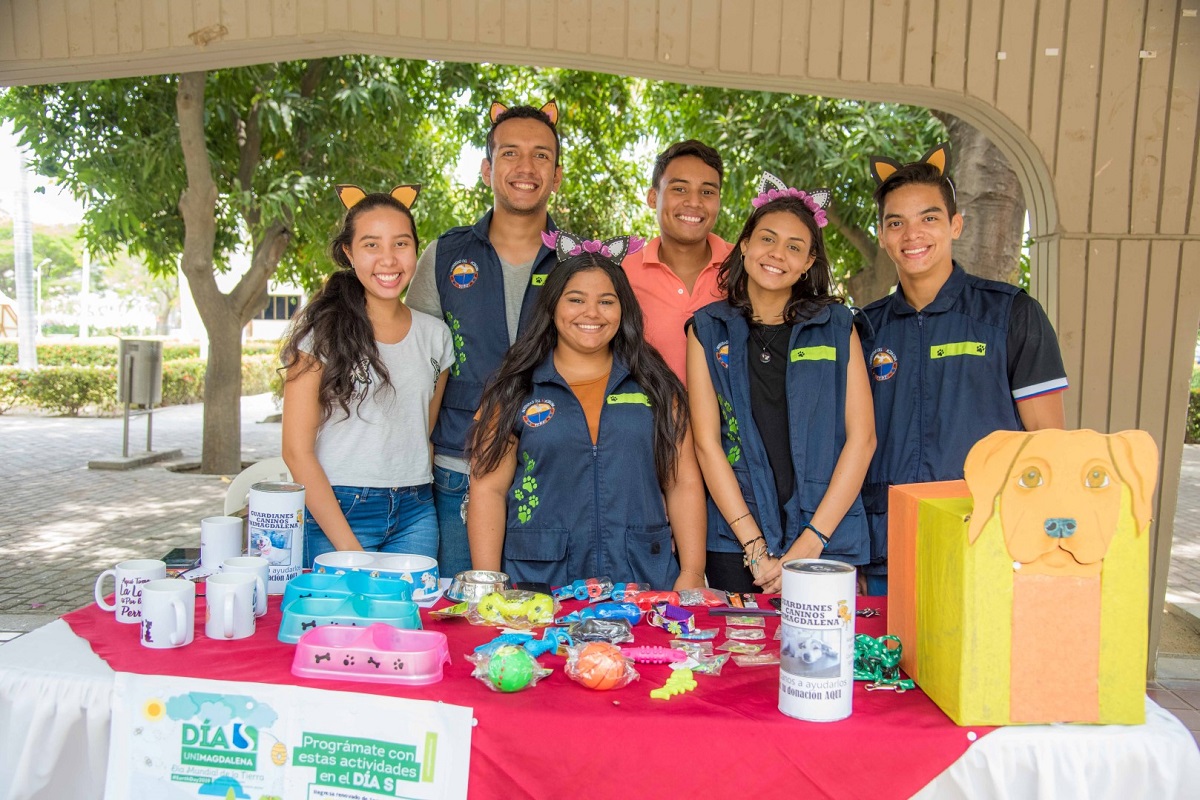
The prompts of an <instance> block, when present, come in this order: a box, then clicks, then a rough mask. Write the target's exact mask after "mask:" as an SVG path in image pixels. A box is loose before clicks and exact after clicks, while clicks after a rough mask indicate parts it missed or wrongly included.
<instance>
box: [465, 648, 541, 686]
mask: <svg viewBox="0 0 1200 800" xmlns="http://www.w3.org/2000/svg"><path fill="white" fill-rule="evenodd" d="M467 660H468V661H472V662H474V663H475V669H474V670H473V671H472V672H471V677H472V678H477V679H478V680H479V681H480V682H481V683H482V684H483V685H484V686H487V687H488V688H489V689H491V690H492V691H495V692H506V693H507V692H519V691H521V690H522V689H527V688H529V687H530V686H535V685H537V682H538V681H540V680H541V679H542V678H544V677H546V676H547V675H549V674H550V673H551V671H552V670H548V669H546V668H545V667H543V666H542V665H541V664H539V663H538V661H537V659H536V658H534V657H533V656H531V655H530V654H529V653H528V652H527V651H526V650H525V648H524V647H519V646H517V645H511V644H510V645H504V646H502V647H498V648H496V649H495V650H494V651H493V652H491V653H475V654H473V655H469V656H467Z"/></svg>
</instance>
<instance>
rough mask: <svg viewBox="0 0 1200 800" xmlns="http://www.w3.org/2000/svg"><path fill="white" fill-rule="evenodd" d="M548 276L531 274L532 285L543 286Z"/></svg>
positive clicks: (530, 282) (530, 281)
mask: <svg viewBox="0 0 1200 800" xmlns="http://www.w3.org/2000/svg"><path fill="white" fill-rule="evenodd" d="M546 278H547V276H546V275H545V274H538V273H536V272H535V273H534V274H532V275H530V276H529V285H530V286H543V285H545V283H546Z"/></svg>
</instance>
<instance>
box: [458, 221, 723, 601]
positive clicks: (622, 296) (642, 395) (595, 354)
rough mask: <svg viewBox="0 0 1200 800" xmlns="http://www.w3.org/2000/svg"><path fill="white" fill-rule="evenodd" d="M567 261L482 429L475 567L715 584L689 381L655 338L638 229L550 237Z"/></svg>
mask: <svg viewBox="0 0 1200 800" xmlns="http://www.w3.org/2000/svg"><path fill="white" fill-rule="evenodd" d="M547 237H548V240H547V244H548V245H552V246H554V247H555V250H556V252H557V253H558V257H559V259H560V263H559V265H558V267H556V268H555V269H554V271H553V272H551V273H550V276H549V277H548V278H547V280H546V285H545V286H544V288H543V289H542V292H541V295H540V296H539V297H538V301H537V305H536V306H535V309H534V314H533V316H532V318H531V319H530V324H529V327H528V329H527V330H526V331H525V332H524V333H523V334H522V335H521V336H520V337H519V338H518V339H517V342H516V344H515V345H514V346H513V348H512V349H511V350H510V351H509V353H508V355H507V356H506V357H505V359H504V362H503V364H502V365H501V366H500V369H499V370H498V371H497V373H496V375H495V377H494V378H493V380H492V381H491V382H490V383H489V385H488V388H487V389H486V390H485V391H484V394H483V400H482V404H481V407H480V411H479V417H478V419H479V420H480V421H479V422H478V423H477V424H476V426H475V428H474V429H473V430H472V433H471V437H470V452H471V501H470V503H469V504H468V506H467V534H468V536H469V539H470V544H471V563H472V566H473V567H474V568H475V569H489V570H495V569H503V571H504V572H506V573H508V575H509V576H510V577H511V578H512V579H513V580H514V581H521V582H542V583H547V584H551V585H562V584H565V583H570V582H571V581H573V580H575V579H578V578H588V577H596V576H602V575H603V576H608V577H611V578H612V579H613V580H616V581H641V582H645V583H648V584H650V585H651V586H652V587H654V588H656V589H669V588H675V589H681V588H695V587H701V586H703V585H704V525H705V523H704V500H703V497H704V491H703V482H702V480H701V477H700V471H699V468H698V467H697V464H696V457H695V452H694V449H693V447H692V440H691V434H690V433H689V431H688V424H687V401H686V399H685V398H684V392H683V386H682V384H681V383H680V381H679V379H678V378H677V377H675V375H674V373H672V372H671V370H670V369H669V368H668V367H667V365H666V362H664V361H663V359H662V357H661V356H660V355H659V354H658V353H657V351H655V350H654V349H653V348H652V347H650V346H649V345H647V344H646V342H645V339H644V337H643V330H642V314H641V310H640V309H639V307H638V304H637V300H636V299H635V298H634V295H633V290H632V289H631V288H630V286H629V280H628V278H626V277H625V273H624V272H623V271H622V270H621V267H620V265H619V262H620V260H621V257H622V256H623V255H625V254H626V251H627V250H628V249H629V238H628V237H618V238H616V239H609V240H607V241H605V242H597V241H586V242H585V241H583V240H581V239H580V238H579V237H575V236H572V235H570V234H566V233H562V232H558V233H556V234H548V235H547Z"/></svg>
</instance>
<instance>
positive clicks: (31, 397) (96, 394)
mask: <svg viewBox="0 0 1200 800" xmlns="http://www.w3.org/2000/svg"><path fill="white" fill-rule="evenodd" d="M10 349H11V351H12V356H13V360H14V361H15V353H16V346H15V345H11V344H9V343H0V364H7V360H8V356H9V355H10V353H9V350H10ZM275 352H276V346H275V345H274V344H269V343H265V344H253V345H248V346H247V347H246V348H245V349H244V350H243V355H242V394H261V393H263V392H269V391H271V390H272V383H273V381H275V380H276V372H275V370H276V368H277V367H278V366H279V364H278V358H277V357H276V355H275ZM43 358H44V360H43ZM116 362H117V349H116V347H115V346H104V345H71V344H66V345H39V347H38V363H39V368H38V369H36V370H26V369H21V368H19V367H15V366H7V365H4V366H0V414H2V413H4V412H5V411H8V410H9V409H10V408H12V407H13V406H16V405H20V406H27V407H33V408H39V409H43V410H45V411H50V412H53V413H57V414H68V415H71V416H78V415H79V414H80V412H82V411H83V410H84V409H90V410H93V411H95V412H96V413H100V414H104V413H111V412H113V411H115V410H116V409H117V408H118V405H117V366H116ZM204 370H205V361H204V359H202V358H200V357H199V348H198V347H196V346H195V345H168V346H165V347H164V348H163V384H162V404H163V405H183V404H186V403H198V402H200V401H202V400H203V399H204Z"/></svg>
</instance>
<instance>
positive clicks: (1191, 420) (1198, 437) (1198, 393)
mask: <svg viewBox="0 0 1200 800" xmlns="http://www.w3.org/2000/svg"><path fill="white" fill-rule="evenodd" d="M1183 440H1184V441H1185V442H1187V443H1188V444H1200V388H1197V389H1192V395H1191V397H1189V398H1188V418H1187V432H1186V433H1185V434H1184V437H1183Z"/></svg>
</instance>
